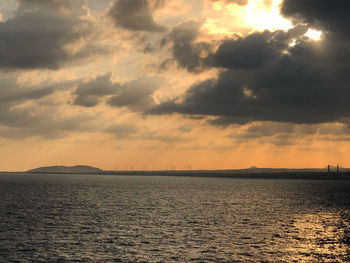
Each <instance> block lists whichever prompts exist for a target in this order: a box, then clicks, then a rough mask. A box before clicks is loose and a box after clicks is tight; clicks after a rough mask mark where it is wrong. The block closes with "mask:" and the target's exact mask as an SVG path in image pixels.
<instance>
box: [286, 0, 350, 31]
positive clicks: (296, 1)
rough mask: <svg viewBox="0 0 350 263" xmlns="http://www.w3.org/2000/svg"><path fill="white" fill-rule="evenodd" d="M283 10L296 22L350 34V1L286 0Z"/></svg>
mask: <svg viewBox="0 0 350 263" xmlns="http://www.w3.org/2000/svg"><path fill="white" fill-rule="evenodd" d="M281 12H282V14H283V15H285V16H287V17H289V18H293V19H294V20H295V21H296V22H303V23H308V24H310V25H312V26H313V27H317V28H319V29H324V30H328V31H330V32H333V33H334V32H337V33H342V34H345V35H349V27H350V2H349V1H347V0H338V1H327V0H308V1H304V0H284V1H283V4H282V8H281Z"/></svg>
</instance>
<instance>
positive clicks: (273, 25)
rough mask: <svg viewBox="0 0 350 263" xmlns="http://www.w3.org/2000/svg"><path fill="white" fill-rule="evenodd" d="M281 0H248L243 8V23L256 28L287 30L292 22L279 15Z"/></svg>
mask: <svg viewBox="0 0 350 263" xmlns="http://www.w3.org/2000/svg"><path fill="white" fill-rule="evenodd" d="M281 2H282V0H271V1H266V0H250V1H249V4H248V5H247V6H246V8H245V12H246V16H245V21H244V23H245V25H246V26H249V27H252V28H253V29H256V30H260V31H262V30H265V29H267V30H270V31H275V30H288V29H290V28H292V27H293V25H292V23H291V22H290V21H289V20H287V19H285V18H283V17H282V16H281V15H280V5H281Z"/></svg>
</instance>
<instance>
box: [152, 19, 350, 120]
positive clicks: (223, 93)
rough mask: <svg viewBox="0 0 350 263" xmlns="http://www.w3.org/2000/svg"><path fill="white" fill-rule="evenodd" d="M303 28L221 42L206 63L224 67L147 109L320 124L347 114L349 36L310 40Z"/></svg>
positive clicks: (330, 35) (164, 112)
mask: <svg viewBox="0 0 350 263" xmlns="http://www.w3.org/2000/svg"><path fill="white" fill-rule="evenodd" d="M306 29H307V27H306V28H303V27H302V26H301V27H299V28H295V29H292V30H290V31H288V32H283V31H276V32H269V31H266V32H263V33H254V34H251V35H248V36H247V37H245V38H238V39H233V40H226V41H224V42H222V44H221V45H220V46H219V48H218V49H217V51H216V53H214V54H211V55H209V56H208V58H207V63H208V65H211V66H215V67H218V68H222V69H223V71H222V72H221V73H220V74H219V76H218V77H217V79H209V80H206V81H204V82H201V83H197V84H195V85H193V86H192V87H191V88H190V89H189V90H188V91H187V92H186V93H185V94H184V95H183V96H182V97H181V98H175V99H174V100H171V101H168V102H166V103H163V104H161V105H159V106H157V107H155V108H153V109H152V110H150V111H149V112H150V113H153V114H169V113H174V112H177V113H181V114H186V115H199V116H216V117H217V119H215V120H212V121H211V123H212V124H215V125H228V124H232V123H239V124H244V123H248V122H253V121H275V122H291V123H323V122H332V121H341V119H342V118H343V117H349V116H350V107H349V103H348V99H347V98H348V97H349V96H350V87H349V83H350V77H349V74H348V72H349V69H350V63H349V61H350V50H349V48H348V47H349V45H350V43H349V40H347V39H344V38H339V36H333V35H332V34H329V35H327V37H326V38H325V39H324V40H323V41H320V42H318V41H312V40H310V39H308V38H306V37H304V36H303V33H304V32H305V30H306ZM293 40H294V41H295V43H294V45H291V43H292V41H293ZM180 65H181V64H180Z"/></svg>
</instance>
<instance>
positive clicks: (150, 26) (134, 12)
mask: <svg viewBox="0 0 350 263" xmlns="http://www.w3.org/2000/svg"><path fill="white" fill-rule="evenodd" d="M161 3H162V1H156V2H155V3H153V4H154V5H153V6H154V7H155V8H157V7H159V6H161V5H162V4H161ZM109 15H110V16H111V17H112V18H113V19H114V21H115V23H116V25H117V26H119V27H122V28H125V29H129V30H134V31H149V32H161V31H164V30H165V29H166V28H165V27H164V26H161V25H158V24H157V23H156V22H155V21H154V19H153V9H152V7H151V1H150V0H119V1H116V2H114V4H113V6H112V8H111V9H110V11H109Z"/></svg>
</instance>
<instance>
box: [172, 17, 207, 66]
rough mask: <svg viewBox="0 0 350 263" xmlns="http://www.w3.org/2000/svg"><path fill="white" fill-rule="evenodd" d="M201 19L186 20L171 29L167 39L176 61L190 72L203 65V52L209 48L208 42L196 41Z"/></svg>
mask: <svg viewBox="0 0 350 263" xmlns="http://www.w3.org/2000/svg"><path fill="white" fill-rule="evenodd" d="M202 24H203V22H201V21H193V20H191V21H186V22H184V23H182V24H180V25H178V26H176V27H174V28H173V29H172V31H171V32H170V34H169V37H168V41H169V42H171V43H172V53H173V57H174V59H175V60H176V61H177V63H178V64H179V65H180V66H181V67H183V68H186V69H187V70H188V71H190V72H197V71H200V70H201V69H202V67H203V66H204V63H203V62H204V60H203V58H202V56H203V54H206V53H208V52H209V50H210V44H209V43H206V42H197V41H196V40H197V37H198V35H199V33H198V30H199V29H200V27H201V26H202Z"/></svg>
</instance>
